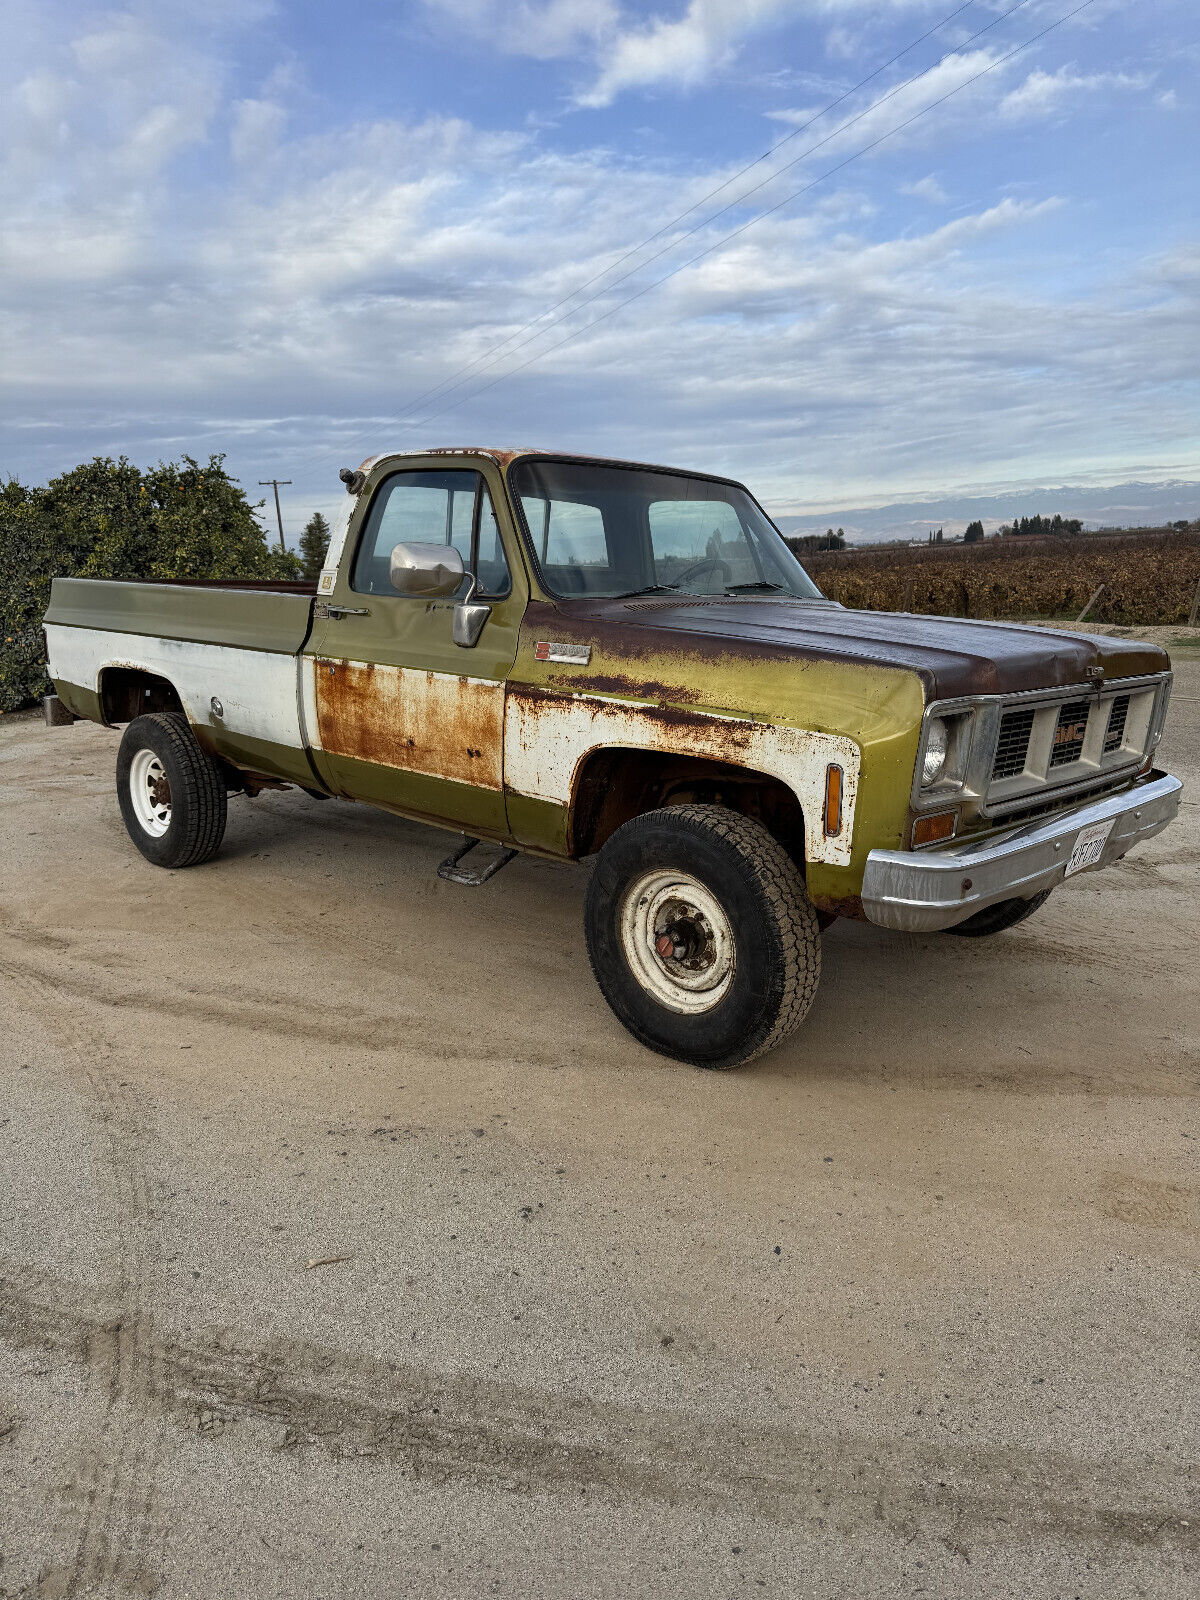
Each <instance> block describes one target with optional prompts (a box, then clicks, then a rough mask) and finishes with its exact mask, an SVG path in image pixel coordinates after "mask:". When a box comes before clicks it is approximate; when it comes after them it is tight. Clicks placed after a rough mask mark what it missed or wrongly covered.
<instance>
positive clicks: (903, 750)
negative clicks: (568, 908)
mask: <svg viewBox="0 0 1200 1600" xmlns="http://www.w3.org/2000/svg"><path fill="white" fill-rule="evenodd" d="M342 478H343V481H345V482H346V484H347V487H348V489H349V491H350V495H351V497H352V498H351V504H350V508H349V514H348V517H347V518H346V520H345V521H344V523H343V524H342V526H341V527H340V528H339V529H338V530H337V531H336V532H335V535H334V538H333V540H332V543H331V547H330V550H329V554H328V557H327V560H326V565H325V568H324V570H323V571H322V572H321V575H320V577H319V579H318V580H317V582H316V584H315V585H303V584H282V583H263V584H222V583H206V584H193V583H120V582H106V581H96V580H74V579H58V580H56V581H55V583H54V586H53V592H52V596H51V603H50V607H49V610H48V612H47V614H46V618H45V630H46V639H47V647H48V652H49V661H50V671H51V676H52V678H53V680H54V684H55V690H56V693H55V695H54V696H52V697H50V698H49V699H48V702H47V717H48V720H52V721H62V722H66V721H71V720H74V719H76V718H90V719H92V720H94V721H98V722H101V723H104V724H106V725H108V726H117V725H121V724H124V725H125V732H124V736H123V738H122V741H121V746H120V751H119V754H118V797H119V800H120V804H121V808H122V812H123V814H124V817H125V821H126V824H127V826H128V829H129V832H130V835H131V837H132V838H133V840H134V842H135V843H136V844H137V845H138V847H139V848H140V849H141V850H142V852H143V854H144V855H146V856H147V857H148V859H150V860H151V861H153V862H155V863H157V864H159V865H163V866H167V867H178V866H185V865H192V864H196V863H198V862H200V861H203V860H207V859H209V858H210V857H211V856H212V855H213V854H214V853H215V852H216V850H217V848H218V847H219V845H220V841H221V835H222V833H223V831H224V826H225V816H226V804H227V796H228V794H230V793H236V792H239V791H240V792H244V793H248V794H254V793H256V792H258V791H259V790H260V789H262V788H263V787H269V786H278V785H281V784H294V785H298V786H300V787H301V788H304V789H306V790H309V791H310V792H312V793H314V794H319V795H322V796H338V797H341V798H343V799H347V800H354V801H360V802H367V803H370V804H374V805H378V806H382V807H385V808H387V809H389V810H392V811H395V812H399V813H401V814H403V815H405V816H408V817H412V818H416V819H419V820H423V821H426V822H429V823H433V824H436V825H438V826H440V827H444V828H449V829H453V830H456V831H458V832H460V833H461V834H462V835H463V836H464V838H463V843H462V846H461V847H460V848H459V850H457V851H456V852H455V853H454V855H453V856H452V857H451V858H450V860H449V861H448V862H446V863H443V868H444V875H445V876H447V877H449V878H451V879H452V880H454V881H458V882H463V883H479V882H483V881H484V880H485V879H486V878H487V877H489V876H490V875H491V874H492V872H493V871H494V870H495V869H496V867H497V865H498V864H501V863H503V862H504V861H506V860H507V859H509V857H510V853H512V852H516V851H529V852H533V853H535V854H538V855H543V856H549V857H554V858H557V859H567V860H577V859H581V858H591V857H594V858H595V862H594V866H593V870H592V876H591V879H590V882H589V887H588V896H587V911H586V924H587V927H586V931H587V940H588V949H589V954H590V956H591V961H592V965H593V969H594V971H595V974H596V977H597V980H598V981H599V983H600V986H601V988H602V990H603V992H604V994H605V997H606V999H607V1000H608V1001H609V1003H610V1005H611V1006H612V1008H613V1010H614V1011H615V1012H616V1014H617V1016H618V1017H619V1018H620V1019H621V1021H622V1022H624V1023H625V1025H626V1026H627V1027H628V1028H629V1029H630V1031H631V1032H632V1033H633V1034H634V1035H635V1036H636V1037H637V1038H638V1039H640V1040H641V1041H642V1042H643V1043H645V1044H647V1045H649V1046H650V1047H652V1048H654V1049H657V1050H659V1051H660V1052H662V1053H665V1054H668V1055H673V1056H675V1057H678V1058H681V1059H684V1060H687V1061H691V1062H695V1063H697V1064H700V1065H706V1066H732V1065H736V1064H737V1063H739V1062H741V1061H744V1060H747V1059H749V1058H750V1057H751V1056H753V1055H755V1054H757V1053H758V1052H760V1051H761V1050H764V1049H766V1048H768V1047H770V1046H771V1045H772V1044H774V1043H776V1042H777V1041H778V1040H779V1039H781V1038H782V1037H783V1036H784V1035H786V1034H787V1033H788V1032H790V1031H791V1030H792V1029H793V1028H795V1027H796V1026H797V1025H798V1024H799V1022H800V1021H801V1020H802V1018H803V1016H804V1013H805V1012H806V1011H807V1009H808V1006H809V1004H810V1003H811V1000H812V996H813V993H814V992H815V987H816V981H817V975H818V973H819V968H820V931H821V928H822V927H823V926H825V925H827V924H828V922H829V921H830V920H831V919H832V918H834V917H839V916H840V917H854V918H860V919H866V920H868V921H871V922H875V923H877V924H880V925H882V926H884V927H888V928H895V929H901V930H908V931H916V932H933V931H941V930H947V931H951V932H959V933H966V934H975V935H979V934H989V933H996V932H1000V931H1002V930H1003V929H1006V928H1008V927H1011V926H1013V925H1015V924H1016V923H1017V922H1019V921H1021V920H1023V919H1024V918H1025V917H1027V916H1028V915H1030V914H1031V913H1032V912H1033V911H1035V910H1036V909H1037V907H1038V906H1040V905H1041V904H1042V903H1043V901H1044V900H1045V898H1046V896H1047V895H1048V894H1049V893H1050V892H1051V890H1053V889H1054V888H1056V887H1057V886H1058V885H1059V884H1060V883H1062V882H1063V880H1064V879H1065V878H1068V877H1071V876H1073V875H1074V874H1075V873H1076V872H1078V871H1084V870H1096V869H1097V868H1102V867H1105V866H1107V865H1108V864H1110V863H1111V862H1112V861H1114V860H1117V859H1119V858H1120V857H1121V856H1123V855H1124V854H1125V852H1126V851H1127V850H1129V849H1130V848H1131V847H1132V846H1133V845H1134V844H1136V843H1137V842H1138V841H1139V840H1141V839H1145V838H1148V837H1150V836H1151V835H1153V834H1155V833H1157V832H1158V831H1160V830H1161V829H1162V828H1163V827H1165V826H1166V825H1167V824H1168V823H1169V822H1170V820H1171V819H1172V817H1173V816H1174V815H1175V813H1176V810H1177V807H1178V803H1179V789H1180V785H1179V782H1178V780H1177V779H1175V778H1174V777H1172V776H1170V775H1169V774H1167V773H1164V772H1161V771H1158V770H1157V769H1156V768H1155V766H1154V754H1155V749H1156V747H1157V745H1158V742H1159V739H1160V738H1161V735H1162V730H1163V722H1164V719H1165V716H1166V711H1167V703H1168V699H1169V695H1170V686H1171V673H1170V661H1169V658H1168V657H1167V655H1166V654H1165V652H1163V651H1162V650H1160V649H1158V648H1156V647H1154V646H1151V645H1148V644H1143V643H1137V642H1133V641H1128V640H1123V639H1115V638H1110V637H1100V636H1095V635H1090V634H1082V633H1076V632H1067V631H1063V630H1057V631H1056V630H1053V629H1048V628H1041V627H1031V626H1021V625H1016V624H1009V623H1000V622H980V621H970V620H962V619H955V618H931V617H926V616H910V615H896V614H891V613H873V612H865V611H851V610H846V609H844V608H843V607H841V606H840V605H838V604H836V603H834V602H831V601H828V600H826V599H824V598H823V597H822V596H821V594H820V592H819V590H818V589H817V587H816V585H815V584H814V583H813V582H812V581H811V579H810V578H809V577H808V575H807V574H806V573H805V572H804V570H803V568H802V567H801V566H800V564H799V562H798V561H797V559H796V557H795V556H794V554H793V553H792V551H791V550H790V549H789V548H788V546H787V545H786V543H785V541H784V539H783V538H782V536H781V535H780V533H779V531H778V529H777V528H776V527H775V526H774V524H773V523H772V522H771V521H770V519H769V518H768V517H767V515H766V513H765V512H764V511H763V510H762V508H761V507H760V506H759V505H758V503H757V502H756V501H755V500H754V499H753V497H752V496H751V495H750V494H749V492H748V491H747V490H746V489H745V488H744V487H743V486H742V485H740V484H738V483H735V482H733V481H732V480H729V479H725V478H720V477H716V476H712V475H707V474H702V473H695V472H677V471H673V470H671V469H668V468H663V467H653V466H646V465H641V464H638V463H628V462H614V461H602V460H596V459H590V458H583V457H571V456H565V455H553V454H548V453H541V452H536V451H511V450H489V449H479V450H466V449H463V450H433V451H426V452H422V453H420V454H411V453H410V454H387V455H380V456H376V457H373V458H372V459H370V460H368V461H366V462H364V463H363V465H362V467H361V468H359V469H357V470H356V471H350V470H347V471H345V472H343V474H342ZM472 841H490V842H491V843H492V844H493V845H494V846H495V847H496V848H497V849H499V850H500V851H502V852H503V853H502V854H500V855H495V854H494V853H493V858H492V860H491V862H490V863H489V866H488V868H487V869H485V870H484V871H482V872H475V871H472V867H471V861H470V858H469V857H468V850H469V848H470V846H471V842H472Z"/></svg>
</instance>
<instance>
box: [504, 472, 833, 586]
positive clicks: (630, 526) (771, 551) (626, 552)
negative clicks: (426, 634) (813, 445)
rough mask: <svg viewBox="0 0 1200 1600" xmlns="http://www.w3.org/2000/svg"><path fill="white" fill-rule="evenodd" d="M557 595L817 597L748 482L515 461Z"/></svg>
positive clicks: (514, 479) (539, 552)
mask: <svg viewBox="0 0 1200 1600" xmlns="http://www.w3.org/2000/svg"><path fill="white" fill-rule="evenodd" d="M509 478H510V482H511V484H512V488H513V492H514V494H515V495H516V497H517V499H518V500H519V502H520V504H521V508H522V510H523V511H524V513H525V522H526V524H527V526H528V529H529V537H530V539H531V541H532V543H533V551H534V554H535V556H536V557H537V561H538V566H539V567H540V568H541V573H542V577H543V579H544V580H545V583H546V587H547V588H548V589H549V590H550V591H551V592H552V593H554V594H556V595H598V596H600V595H608V596H610V597H611V596H615V595H629V594H645V593H649V592H652V591H654V590H656V589H666V590H672V589H678V590H679V591H680V592H681V593H683V594H771V593H773V592H776V591H778V592H781V593H783V594H787V595H794V596H797V597H798V598H800V599H803V600H819V599H821V591H820V590H819V589H818V588H817V586H816V584H815V583H813V581H812V579H811V578H810V577H809V576H808V574H807V573H806V572H805V570H804V568H803V567H802V566H801V565H800V563H799V562H798V561H797V560H796V557H795V556H794V555H793V554H792V552H791V551H790V550H789V549H788V547H787V545H786V544H784V542H783V538H782V536H781V535H780V533H779V531H778V529H777V528H776V527H775V526H774V525H773V524H772V523H771V522H769V521H768V520H767V518H766V516H765V515H764V513H763V512H762V511H760V510H759V508H758V506H757V505H755V503H754V501H753V500H752V499H751V498H750V496H749V495H748V494H747V493H746V491H745V490H744V489H740V488H737V487H736V486H735V485H733V484H728V483H713V482H711V481H710V480H709V479H707V478H692V477H688V476H687V475H686V474H684V473H675V472H655V471H652V470H650V469H648V468H642V467H615V466H611V467H610V466H597V465H593V464H592V463H590V462H587V463H585V462H577V461H539V460H536V459H534V460H528V461H516V462H514V463H513V466H512V468H511V469H510V473H509Z"/></svg>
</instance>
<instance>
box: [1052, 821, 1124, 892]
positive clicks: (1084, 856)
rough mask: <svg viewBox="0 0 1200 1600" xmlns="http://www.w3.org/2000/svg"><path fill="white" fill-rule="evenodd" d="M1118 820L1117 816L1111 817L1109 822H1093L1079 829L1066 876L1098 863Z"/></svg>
mask: <svg viewBox="0 0 1200 1600" xmlns="http://www.w3.org/2000/svg"><path fill="white" fill-rule="evenodd" d="M1116 820H1117V819H1116V818H1115V817H1109V819H1108V821H1107V822H1093V823H1091V824H1089V826H1088V827H1086V828H1081V829H1080V830H1079V833H1078V834H1077V835H1076V839H1075V848H1074V850H1072V851H1071V859H1070V861H1068V862H1067V870H1066V872H1065V873H1064V877H1067V878H1069V877H1070V876H1071V874H1072V873H1073V872H1083V871H1084V870H1085V869H1086V868H1087V867H1094V866H1095V865H1096V863H1097V861H1099V859H1100V857H1101V855H1102V854H1103V851H1104V846H1105V845H1106V844H1107V843H1108V836H1109V834H1110V833H1111V832H1112V831H1113V823H1114V822H1115V821H1116Z"/></svg>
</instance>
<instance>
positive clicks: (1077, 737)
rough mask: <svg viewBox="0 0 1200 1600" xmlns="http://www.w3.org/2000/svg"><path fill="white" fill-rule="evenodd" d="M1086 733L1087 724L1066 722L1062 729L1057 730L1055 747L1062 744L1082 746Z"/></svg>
mask: <svg viewBox="0 0 1200 1600" xmlns="http://www.w3.org/2000/svg"><path fill="white" fill-rule="evenodd" d="M1086 732H1087V723H1086V722H1064V723H1063V725H1062V726H1061V727H1060V728H1056V729H1055V732H1054V743H1055V746H1056V747H1057V746H1058V745H1060V744H1082V743H1083V736H1084V734H1085V733H1086Z"/></svg>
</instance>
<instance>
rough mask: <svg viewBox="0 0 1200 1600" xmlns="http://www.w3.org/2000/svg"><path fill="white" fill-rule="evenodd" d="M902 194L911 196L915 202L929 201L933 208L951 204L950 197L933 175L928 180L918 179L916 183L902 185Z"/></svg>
mask: <svg viewBox="0 0 1200 1600" xmlns="http://www.w3.org/2000/svg"><path fill="white" fill-rule="evenodd" d="M900 193H901V194H907V195H911V196H912V198H913V199H914V200H927V201H928V202H929V204H930V205H933V206H944V205H948V204H949V203H950V196H949V195H948V194H947V193H946V191H945V189H943V188H942V186H941V184H940V183H939V182H938V181H937V179H936V178H935V177H934V176H933V174H932V173H930V175H929V176H928V177H927V178H918V179H917V180H916V182H915V183H902V184H901V185H900Z"/></svg>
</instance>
